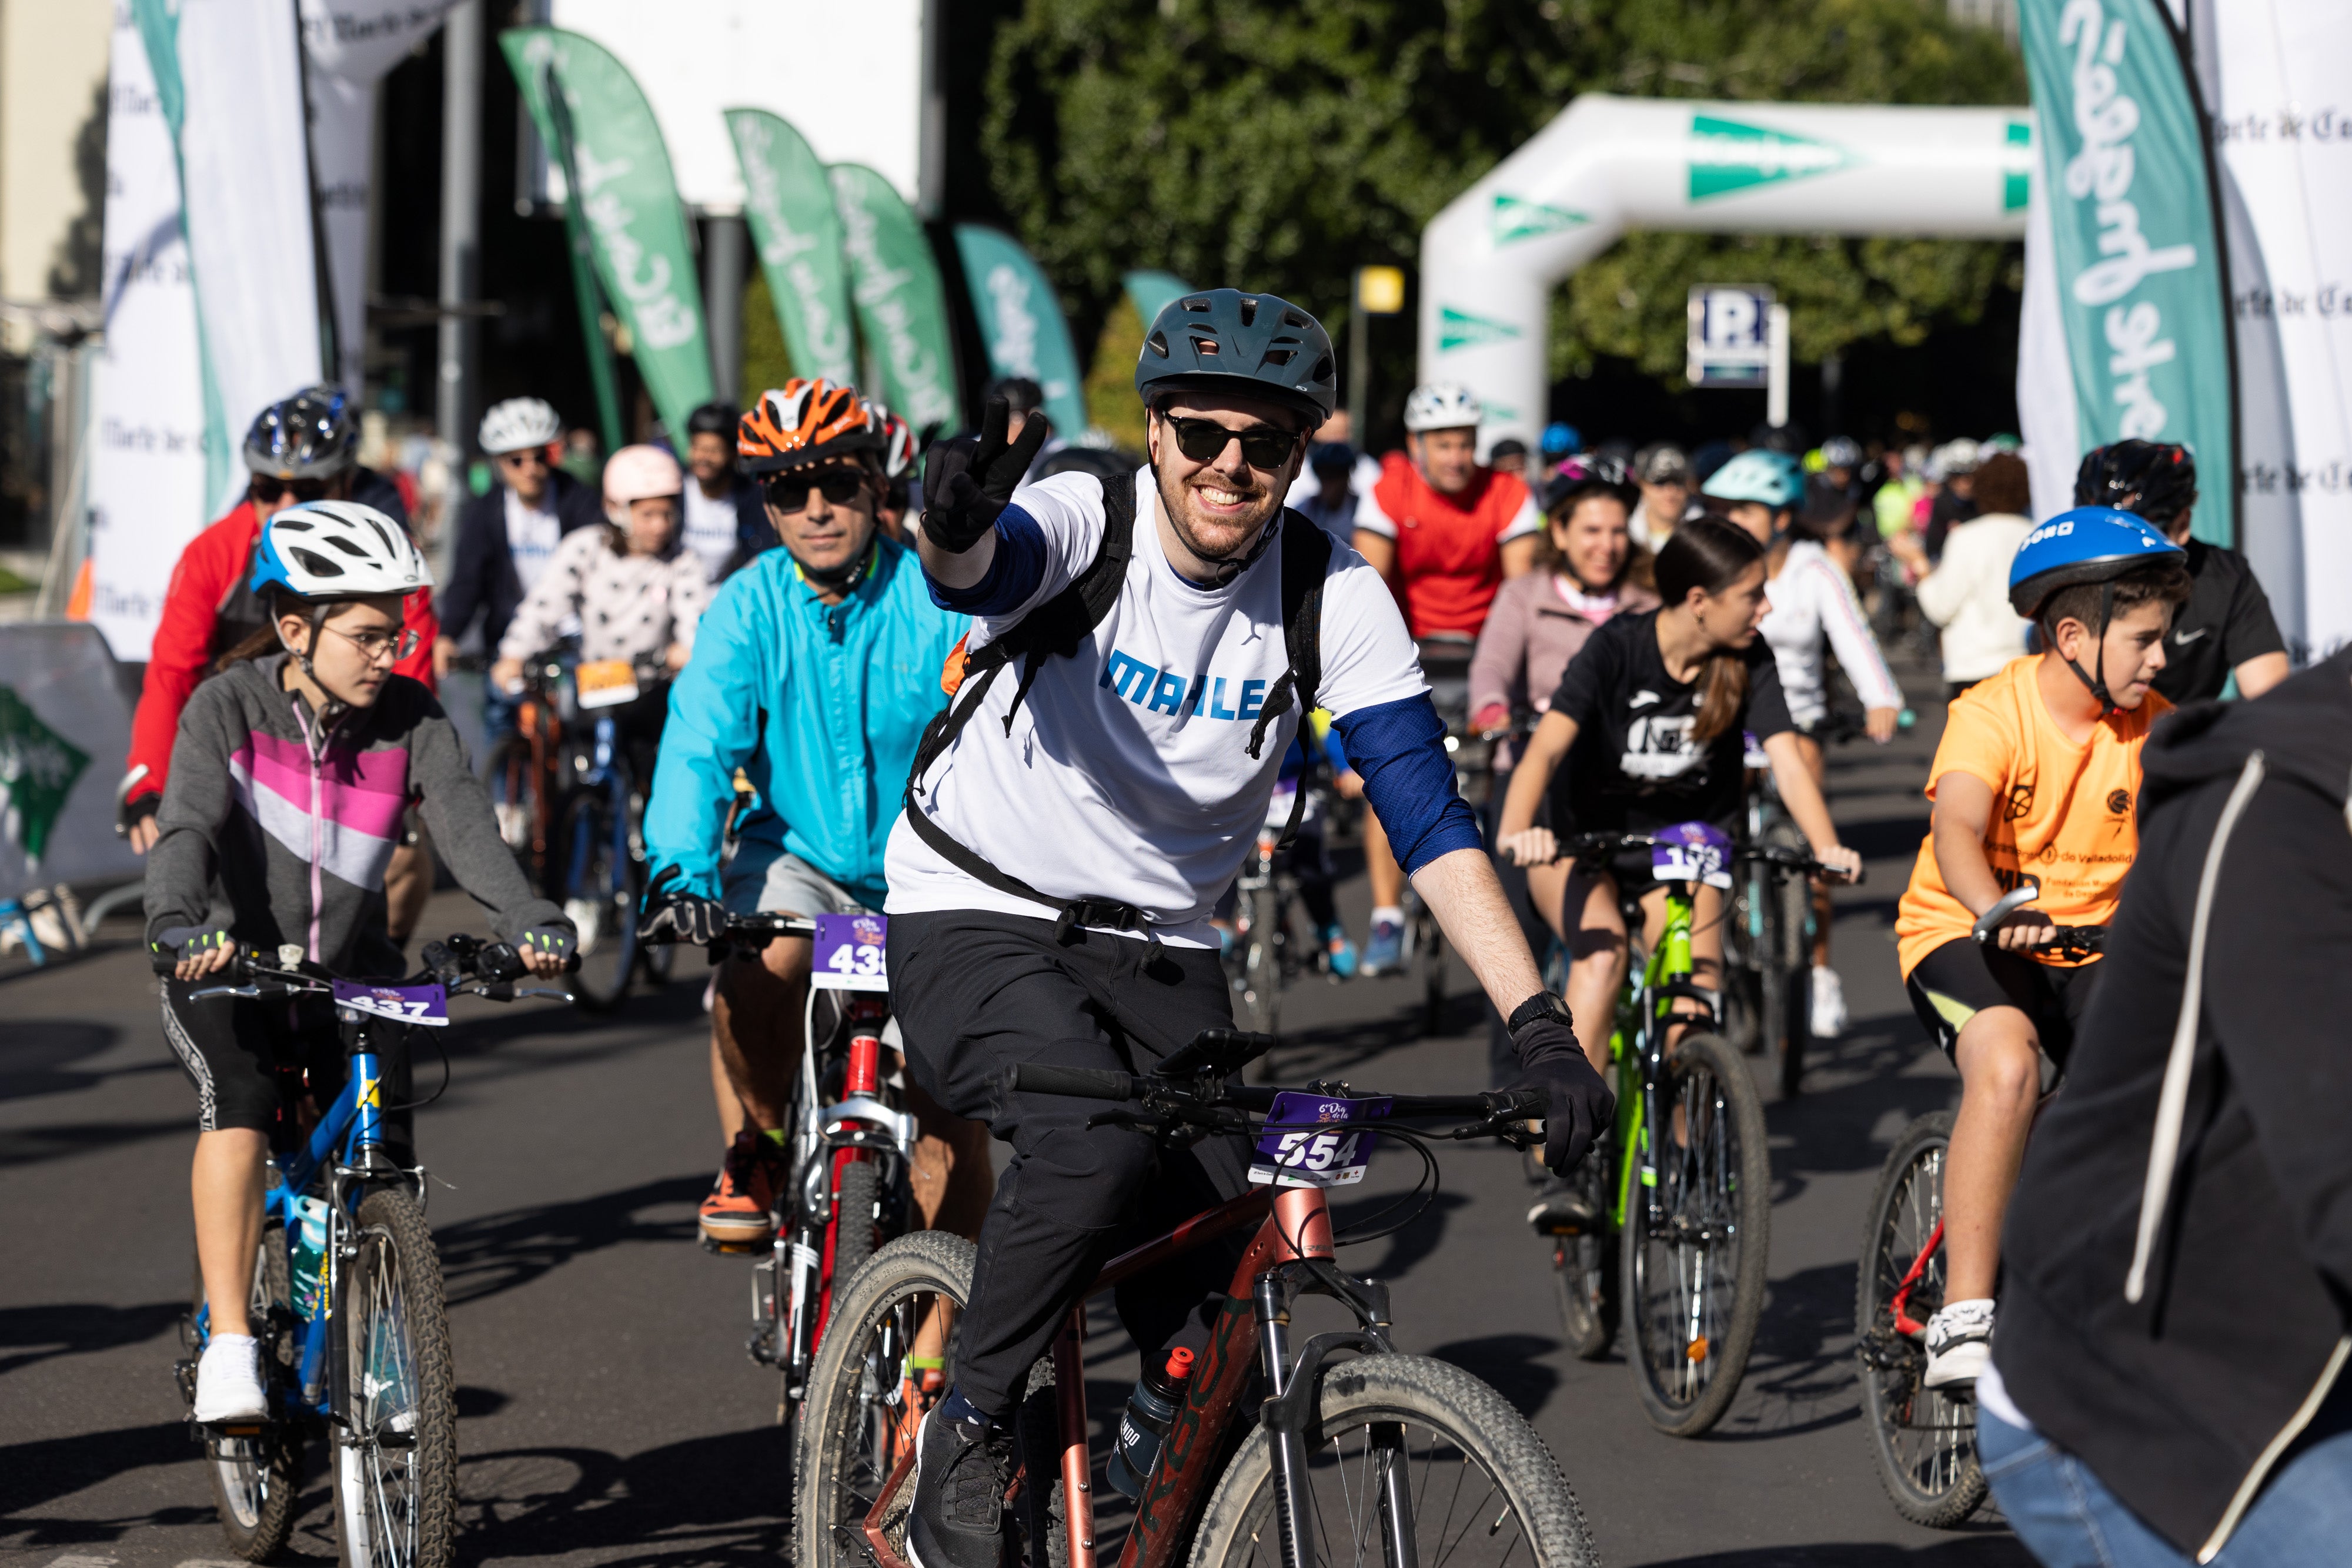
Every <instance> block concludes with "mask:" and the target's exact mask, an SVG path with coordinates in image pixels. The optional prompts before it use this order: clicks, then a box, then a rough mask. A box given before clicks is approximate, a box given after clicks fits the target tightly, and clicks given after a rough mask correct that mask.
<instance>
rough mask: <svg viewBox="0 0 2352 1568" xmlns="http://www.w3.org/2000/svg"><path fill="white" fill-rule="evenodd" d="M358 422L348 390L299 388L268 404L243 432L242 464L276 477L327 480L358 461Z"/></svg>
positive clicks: (259, 472)
mask: <svg viewBox="0 0 2352 1568" xmlns="http://www.w3.org/2000/svg"><path fill="white" fill-rule="evenodd" d="M359 444H360V423H359V420H358V419H357V418H356V417H355V416H354V415H353V413H352V400H351V394H350V393H349V392H345V391H343V389H342V388H341V387H338V386H315V387H305V388H303V389H302V390H301V391H300V392H296V393H295V394H294V395H293V396H292V397H289V398H284V399H281V400H280V401H278V402H273V403H271V404H270V405H269V406H268V408H265V409H263V410H262V411H261V413H259V414H258V415H257V416H256V417H255V419H254V422H253V428H252V429H251V430H248V431H247V432H246V436H245V465H246V466H247V468H250V469H252V470H253V471H254V472H255V473H256V474H267V475H268V476H271V477H272V478H276V479H329V478H332V477H333V476H336V475H338V474H341V472H343V470H345V469H346V468H350V467H352V465H354V464H356V463H357V462H358V461H359V457H358V451H359Z"/></svg>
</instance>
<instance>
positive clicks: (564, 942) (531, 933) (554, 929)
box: [515, 925, 580, 967]
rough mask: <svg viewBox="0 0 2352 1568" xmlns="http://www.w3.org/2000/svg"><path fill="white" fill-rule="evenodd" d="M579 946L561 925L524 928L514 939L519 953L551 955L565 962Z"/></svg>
mask: <svg viewBox="0 0 2352 1568" xmlns="http://www.w3.org/2000/svg"><path fill="white" fill-rule="evenodd" d="M515 946H516V948H517V949H518V950H520V952H523V953H526V954H528V953H552V954H554V955H555V956H557V957H558V958H562V959H565V960H569V959H570V958H571V957H572V954H573V953H574V952H575V951H576V950H577V949H578V947H579V946H580V939H579V937H578V936H576V935H575V934H573V932H572V930H571V929H570V928H569V927H566V926H562V925H530V926H526V927H524V929H523V933H522V935H521V936H518V937H516V938H515ZM567 967H569V965H568V964H567Z"/></svg>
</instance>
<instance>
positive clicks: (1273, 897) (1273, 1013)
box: [1242, 879, 1283, 1034]
mask: <svg viewBox="0 0 2352 1568" xmlns="http://www.w3.org/2000/svg"><path fill="white" fill-rule="evenodd" d="M1247 918H1248V920H1249V928H1248V929H1247V930H1246V931H1244V933H1243V934H1242V943H1243V947H1244V952H1243V957H1242V1000H1243V1001H1244V1002H1245V1003H1247V1004H1248V1006H1249V1016H1250V1028H1252V1029H1253V1030H1256V1031H1257V1032H1258V1033H1260V1034H1278V1033H1280V1032H1281V1030H1282V944H1283V930H1282V894H1281V893H1280V891H1279V890H1278V889H1276V887H1275V885H1274V883H1273V882H1272V880H1271V879H1269V880H1268V882H1267V883H1266V885H1265V886H1264V887H1261V888H1256V889H1255V890H1253V891H1252V892H1251V893H1250V894H1249V904H1248V907H1247Z"/></svg>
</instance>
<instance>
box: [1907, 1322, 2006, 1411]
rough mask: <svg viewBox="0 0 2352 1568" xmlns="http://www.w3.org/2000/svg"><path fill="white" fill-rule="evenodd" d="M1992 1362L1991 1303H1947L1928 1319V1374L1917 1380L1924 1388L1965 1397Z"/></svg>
mask: <svg viewBox="0 0 2352 1568" xmlns="http://www.w3.org/2000/svg"><path fill="white" fill-rule="evenodd" d="M1991 1360H1992V1303H1991V1302H1990V1301H1948V1302H1947V1303H1945V1306H1944V1310H1943V1311H1942V1312H1937V1314H1936V1315H1935V1316H1934V1317H1932V1318H1929V1319H1928V1320H1927V1375H1925V1376H1924V1377H1922V1378H1921V1379H1920V1380H1919V1381H1920V1382H1921V1383H1923V1384H1924V1385H1927V1387H1929V1388H1950V1389H1952V1391H1953V1392H1954V1393H1956V1394H1965V1393H1967V1392H1968V1391H1969V1389H1970V1388H1973V1387H1975V1386H1976V1381H1977V1379H1978V1377H1979V1376H1980V1375H1983V1372H1984V1369H1985V1367H1986V1365H1987V1364H1990V1362H1991Z"/></svg>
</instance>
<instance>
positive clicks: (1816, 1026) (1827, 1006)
mask: <svg viewBox="0 0 2352 1568" xmlns="http://www.w3.org/2000/svg"><path fill="white" fill-rule="evenodd" d="M1844 1032H1845V982H1844V981H1843V980H1841V979H1839V978H1838V972H1837V971H1836V970H1835V969H1832V968H1831V967H1829V966H1828V965H1827V964H1816V965H1814V966H1813V1038H1814V1039H1815V1040H1835V1039H1836V1038H1837V1037H1838V1036H1840V1035H1842V1034H1843V1033H1844Z"/></svg>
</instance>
